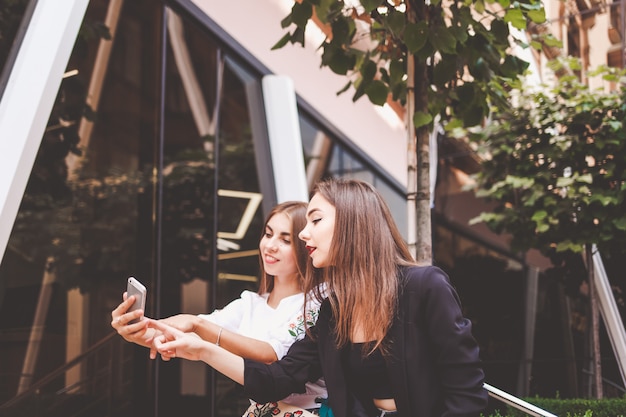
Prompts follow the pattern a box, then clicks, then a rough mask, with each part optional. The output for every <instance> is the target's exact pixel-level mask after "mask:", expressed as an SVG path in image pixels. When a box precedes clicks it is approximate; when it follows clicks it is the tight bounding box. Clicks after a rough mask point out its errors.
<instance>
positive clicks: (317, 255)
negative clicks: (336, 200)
mask: <svg viewBox="0 0 626 417" xmlns="http://www.w3.org/2000/svg"><path fill="white" fill-rule="evenodd" d="M334 231H335V206H333V205H332V204H330V203H329V202H328V200H326V199H325V198H324V197H322V196H321V195H319V194H315V195H314V196H313V198H311V201H309V207H308V210H307V214H306V226H305V228H304V229H302V231H301V232H300V233H299V234H298V237H299V238H300V239H302V240H304V242H305V243H306V248H307V250H308V251H309V256H310V257H311V260H312V261H313V266H315V267H316V268H324V267H326V266H329V265H330V244H331V242H332V240H333V233H334Z"/></svg>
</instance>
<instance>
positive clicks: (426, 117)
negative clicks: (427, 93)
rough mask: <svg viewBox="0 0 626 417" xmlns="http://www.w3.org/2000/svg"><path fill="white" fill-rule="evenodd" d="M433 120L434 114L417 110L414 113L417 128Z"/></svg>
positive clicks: (414, 124)
mask: <svg viewBox="0 0 626 417" xmlns="http://www.w3.org/2000/svg"><path fill="white" fill-rule="evenodd" d="M432 121H433V116H431V115H430V114H429V113H424V112H421V111H416V112H415V114H413V126H414V127H415V128H416V129H417V128H420V127H422V126H426V125H428V124H430V123H431V122H432Z"/></svg>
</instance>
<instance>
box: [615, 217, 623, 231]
mask: <svg viewBox="0 0 626 417" xmlns="http://www.w3.org/2000/svg"><path fill="white" fill-rule="evenodd" d="M612 222H613V225H614V226H615V227H616V228H617V229H619V230H622V231H626V217H620V218H618V219H613V220H612Z"/></svg>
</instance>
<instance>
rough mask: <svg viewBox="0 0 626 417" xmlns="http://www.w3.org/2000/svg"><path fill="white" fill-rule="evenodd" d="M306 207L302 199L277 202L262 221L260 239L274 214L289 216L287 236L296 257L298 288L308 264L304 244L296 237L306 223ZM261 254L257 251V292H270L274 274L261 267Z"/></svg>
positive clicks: (302, 283)
mask: <svg viewBox="0 0 626 417" xmlns="http://www.w3.org/2000/svg"><path fill="white" fill-rule="evenodd" d="M306 208H307V203H305V202H303V201H285V202H284V203H280V204H277V205H276V206H274V208H273V209H272V210H271V211H270V212H269V214H268V215H267V217H266V218H265V223H263V230H262V231H261V236H260V238H259V240H260V239H262V238H263V235H264V234H265V228H266V227H267V223H268V222H269V221H270V219H271V218H272V217H274V216H275V215H276V214H280V213H282V214H284V215H286V216H287V217H288V218H289V221H290V222H291V230H290V231H289V238H290V240H291V245H292V246H293V252H294V256H295V257H296V267H297V268H298V275H299V277H300V289H304V277H305V276H306V271H307V265H308V264H309V254H308V252H307V250H306V244H305V243H304V242H303V241H301V240H300V239H299V238H298V233H300V231H301V230H302V229H304V226H305V225H306ZM262 256H263V254H261V253H259V263H260V265H261V281H260V282H259V291H258V292H259V294H264V293H267V292H271V291H272V290H273V289H274V276H273V275H269V274H268V273H267V272H265V268H263V259H262Z"/></svg>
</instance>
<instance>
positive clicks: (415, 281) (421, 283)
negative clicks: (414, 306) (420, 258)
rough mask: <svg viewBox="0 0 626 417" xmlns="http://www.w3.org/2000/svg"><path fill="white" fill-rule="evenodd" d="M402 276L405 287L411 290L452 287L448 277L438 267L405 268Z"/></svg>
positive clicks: (402, 270)
mask: <svg viewBox="0 0 626 417" xmlns="http://www.w3.org/2000/svg"><path fill="white" fill-rule="evenodd" d="M400 275H401V281H402V283H403V284H404V287H405V288H406V289H409V290H417V289H420V288H428V287H438V286H444V287H447V286H449V285H450V278H449V277H448V275H447V274H446V273H445V272H444V271H443V270H442V269H441V268H439V267H436V266H430V265H429V266H417V265H416V266H408V267H403V268H402V269H401V273H400Z"/></svg>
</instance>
